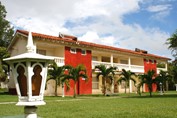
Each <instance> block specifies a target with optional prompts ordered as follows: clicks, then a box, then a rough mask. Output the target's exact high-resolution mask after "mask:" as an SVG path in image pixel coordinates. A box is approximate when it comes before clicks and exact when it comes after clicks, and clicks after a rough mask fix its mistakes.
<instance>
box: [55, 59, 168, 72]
mask: <svg viewBox="0 0 177 118" xmlns="http://www.w3.org/2000/svg"><path fill="white" fill-rule="evenodd" d="M64 60H65V59H64V57H55V62H56V63H57V65H58V66H63V65H65V61H64ZM100 64H103V65H106V67H110V66H114V67H117V68H118V70H120V71H121V70H122V69H125V70H130V71H132V72H138V73H144V66H139V65H129V64H120V63H109V62H100V61H92V69H94V68H95V66H97V65H100ZM160 70H163V71H167V69H166V68H157V73H159V72H160Z"/></svg>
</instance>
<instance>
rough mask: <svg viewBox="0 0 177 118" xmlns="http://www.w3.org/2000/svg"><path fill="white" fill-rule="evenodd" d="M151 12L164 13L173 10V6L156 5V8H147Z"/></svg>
mask: <svg viewBox="0 0 177 118" xmlns="http://www.w3.org/2000/svg"><path fill="white" fill-rule="evenodd" d="M147 10H148V11H149V12H164V11H169V10H171V5H169V4H165V5H155V6H149V7H148V8H147Z"/></svg>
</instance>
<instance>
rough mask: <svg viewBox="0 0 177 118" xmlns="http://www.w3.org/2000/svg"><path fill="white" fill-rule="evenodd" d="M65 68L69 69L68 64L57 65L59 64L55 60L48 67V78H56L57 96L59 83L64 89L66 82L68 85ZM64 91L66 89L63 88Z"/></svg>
mask: <svg viewBox="0 0 177 118" xmlns="http://www.w3.org/2000/svg"><path fill="white" fill-rule="evenodd" d="M65 69H67V66H61V67H59V66H57V64H56V63H55V62H53V63H52V64H51V65H50V66H49V69H48V79H47V81H49V80H51V79H52V80H55V96H57V87H58V85H61V84H62V89H64V82H65V83H66V85H68V83H67V80H66V79H64V72H65ZM63 92H64V90H63ZM63 97H64V93H63Z"/></svg>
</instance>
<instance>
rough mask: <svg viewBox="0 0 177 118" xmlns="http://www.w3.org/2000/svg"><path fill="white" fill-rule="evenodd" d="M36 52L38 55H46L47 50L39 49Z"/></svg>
mask: <svg viewBox="0 0 177 118" xmlns="http://www.w3.org/2000/svg"><path fill="white" fill-rule="evenodd" d="M36 52H37V53H38V54H42V55H46V50H42V49H37V50H36Z"/></svg>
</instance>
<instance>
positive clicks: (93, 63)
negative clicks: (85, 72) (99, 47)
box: [92, 61, 111, 69]
mask: <svg viewBox="0 0 177 118" xmlns="http://www.w3.org/2000/svg"><path fill="white" fill-rule="evenodd" d="M100 64H103V65H105V66H106V67H110V66H111V63H108V62H99V61H92V69H94V68H95V66H97V65H100Z"/></svg>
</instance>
